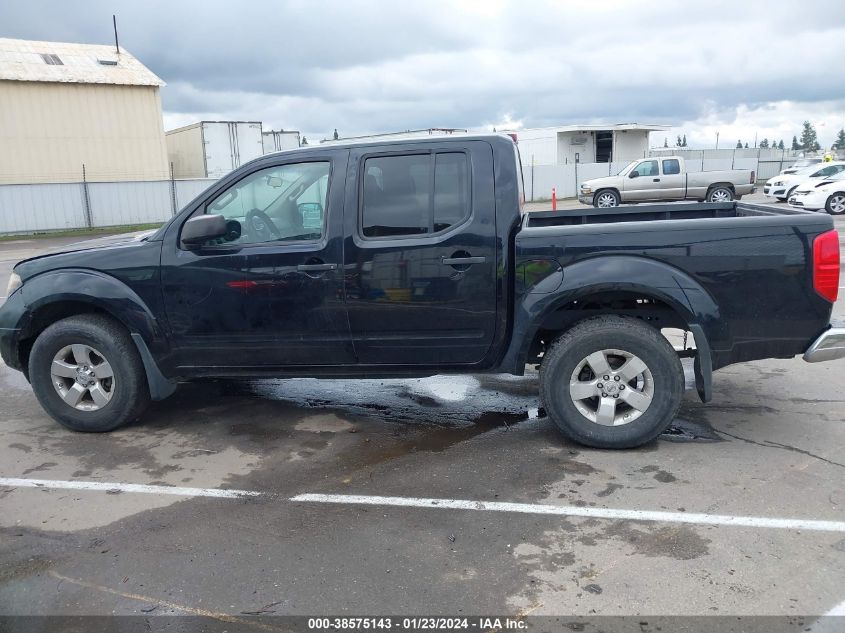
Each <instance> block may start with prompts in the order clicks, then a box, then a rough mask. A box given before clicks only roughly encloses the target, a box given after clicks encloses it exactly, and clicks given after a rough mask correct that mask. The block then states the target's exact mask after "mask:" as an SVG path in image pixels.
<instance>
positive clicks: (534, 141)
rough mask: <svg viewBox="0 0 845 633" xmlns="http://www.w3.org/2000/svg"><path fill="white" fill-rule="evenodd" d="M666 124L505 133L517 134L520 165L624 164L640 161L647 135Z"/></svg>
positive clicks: (645, 151)
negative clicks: (638, 159) (520, 157)
mask: <svg viewBox="0 0 845 633" xmlns="http://www.w3.org/2000/svg"><path fill="white" fill-rule="evenodd" d="M670 128H671V126H669V125H640V124H639V123H618V124H614V125H607V124H604V125H601V124H600V125H564V126H555V127H539V128H526V129H521V130H505V132H507V133H508V134H516V136H517V139H518V141H519V153H520V155H521V156H522V163H523V165H526V166H528V165H531V164H534V165H568V164H571V163H574V162H576V161H577V162H579V163H611V162H627V161H631V160H634V159H635V158H643V157H644V156H646V155H647V154H648V150H649V134H650V133H651V132H665V131H666V130H669V129H670Z"/></svg>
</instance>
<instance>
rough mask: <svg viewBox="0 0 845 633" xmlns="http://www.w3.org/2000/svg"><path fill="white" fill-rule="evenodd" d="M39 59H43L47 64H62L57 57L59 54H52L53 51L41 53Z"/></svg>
mask: <svg viewBox="0 0 845 633" xmlns="http://www.w3.org/2000/svg"><path fill="white" fill-rule="evenodd" d="M41 59H43V60H44V63H45V64H47V65H48V66H64V62H62V60H61V59H59V56H58V55H54V54H53V53H41Z"/></svg>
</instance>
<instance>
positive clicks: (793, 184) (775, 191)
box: [763, 161, 845, 202]
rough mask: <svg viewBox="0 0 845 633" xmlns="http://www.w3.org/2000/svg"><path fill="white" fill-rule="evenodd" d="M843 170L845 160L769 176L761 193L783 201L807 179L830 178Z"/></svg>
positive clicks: (844, 169) (844, 168)
mask: <svg viewBox="0 0 845 633" xmlns="http://www.w3.org/2000/svg"><path fill="white" fill-rule="evenodd" d="M841 171H845V161H837V162H833V163H823V164H820V165H813V166H812V167H807V168H806V169H803V170H801V171H799V172H798V173H795V174H789V175H780V176H775V177H774V178H770V179H769V180H768V181H766V184H765V185H764V186H763V193H764V194H766V196H767V197H769V198H776V199H778V200H780V201H781V202H783V201H784V200H786V199H788V198H789V197H791V196H792V192H793V191H795V189H796V188H797V187H798V185H801V184H803V183H804V182H805V181H807V180H818V179H819V178H830V177H831V176H833V175H835V174H838V173H839V172H841Z"/></svg>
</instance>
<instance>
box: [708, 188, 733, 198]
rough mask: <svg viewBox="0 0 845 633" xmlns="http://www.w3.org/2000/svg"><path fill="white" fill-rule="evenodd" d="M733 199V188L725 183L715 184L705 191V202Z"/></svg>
mask: <svg viewBox="0 0 845 633" xmlns="http://www.w3.org/2000/svg"><path fill="white" fill-rule="evenodd" d="M733 199H734V192H733V190H732V189H731V188H730V187H727V186H725V185H717V186H715V187H713V188H712V189H711V190H710V191H708V192H707V202H730V201H731V200H733Z"/></svg>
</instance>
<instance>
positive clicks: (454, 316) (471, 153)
mask: <svg viewBox="0 0 845 633" xmlns="http://www.w3.org/2000/svg"><path fill="white" fill-rule="evenodd" d="M344 209H345V215H344V223H345V233H346V239H345V247H344V289H345V296H346V305H347V311H348V314H349V325H350V333H351V336H352V341H353V345H354V348H355V352H356V355H357V357H358V359H359V362H360V363H362V364H372V365H415V366H419V365H436V366H446V365H465V364H472V363H476V362H478V361H480V360H482V358H483V357H484V355H485V353H486V352H487V351H488V349H489V348H490V346H491V344H492V341H493V335H494V333H495V329H496V295H497V285H496V283H497V278H496V265H497V261H496V257H497V248H496V240H497V236H496V221H495V217H496V214H495V198H494V188H493V152H492V148H491V146H490V145H489V144H488V143H485V142H483V141H468V142H466V143H456V142H453V141H451V142H444V143H442V144H434V143H426V144H425V145H419V144H413V143H409V144H407V145H394V146H391V148H390V151H388V152H384V151H381V152H379V151H374V150H373V149H372V148H360V149H356V150H353V151H352V152H351V154H350V159H349V170H348V176H347V194H346V204H345V206H344Z"/></svg>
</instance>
